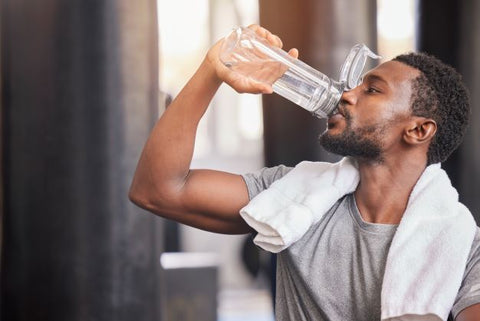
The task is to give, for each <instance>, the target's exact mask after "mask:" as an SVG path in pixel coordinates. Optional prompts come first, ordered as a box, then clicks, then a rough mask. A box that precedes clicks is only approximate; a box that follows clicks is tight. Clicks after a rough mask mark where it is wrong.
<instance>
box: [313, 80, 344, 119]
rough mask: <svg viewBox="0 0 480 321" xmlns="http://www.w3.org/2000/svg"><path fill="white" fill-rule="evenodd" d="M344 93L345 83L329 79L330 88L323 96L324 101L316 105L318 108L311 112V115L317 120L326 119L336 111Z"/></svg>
mask: <svg viewBox="0 0 480 321" xmlns="http://www.w3.org/2000/svg"><path fill="white" fill-rule="evenodd" d="M344 91H345V82H339V81H335V80H332V79H330V86H329V88H328V91H327V93H326V94H325V96H324V97H325V99H324V100H323V101H322V102H320V103H318V104H317V106H318V107H317V108H315V109H314V110H313V111H312V113H313V115H315V116H316V117H318V118H328V117H329V116H330V115H331V114H333V113H334V112H335V110H336V109H337V107H338V103H339V102H340V99H341V98H342V94H343V92H344Z"/></svg>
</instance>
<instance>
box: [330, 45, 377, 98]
mask: <svg viewBox="0 0 480 321" xmlns="http://www.w3.org/2000/svg"><path fill="white" fill-rule="evenodd" d="M367 57H370V58H373V59H380V58H382V57H381V56H378V55H376V54H374V53H373V52H372V51H371V50H370V49H369V48H368V47H367V46H365V45H364V44H357V45H355V46H353V48H352V49H351V50H350V53H349V54H348V56H347V58H346V59H345V62H344V63H343V65H342V69H341V71H340V82H341V83H344V84H345V90H350V89H353V88H355V87H357V86H358V85H359V84H360V77H361V76H362V71H363V68H364V67H365V63H366V61H367Z"/></svg>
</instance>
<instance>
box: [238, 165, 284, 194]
mask: <svg viewBox="0 0 480 321" xmlns="http://www.w3.org/2000/svg"><path fill="white" fill-rule="evenodd" d="M292 169H293V167H288V166H285V165H279V166H275V167H264V168H262V169H260V170H258V171H256V172H252V173H246V174H242V177H243V180H244V181H245V184H246V185H247V189H248V196H249V197H250V199H252V198H254V197H255V196H256V195H257V194H259V193H260V192H262V191H263V190H265V189H267V188H269V187H270V185H272V183H273V182H275V181H276V180H278V179H280V178H282V177H283V176H285V175H286V174H287V173H288V172H290V171H291V170H292Z"/></svg>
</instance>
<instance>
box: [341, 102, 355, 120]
mask: <svg viewBox="0 0 480 321" xmlns="http://www.w3.org/2000/svg"><path fill="white" fill-rule="evenodd" d="M337 111H338V113H339V114H341V115H342V116H343V117H344V118H345V119H347V120H350V119H352V114H350V112H349V111H348V109H347V108H346V106H345V103H343V102H340V103H338V106H337Z"/></svg>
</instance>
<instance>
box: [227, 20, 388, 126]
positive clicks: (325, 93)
mask: <svg viewBox="0 0 480 321" xmlns="http://www.w3.org/2000/svg"><path fill="white" fill-rule="evenodd" d="M367 57H371V58H374V59H378V58H380V56H377V55H376V54H374V53H373V52H372V51H371V50H370V49H369V48H368V47H367V46H365V45H363V44H358V45H355V46H354V47H353V48H352V49H351V50H350V53H349V54H348V56H347V58H346V59H345V62H344V63H343V66H342V69H341V72H340V80H339V81H335V80H332V79H330V78H329V77H327V76H325V75H324V74H322V73H321V72H319V71H317V70H315V69H313V68H312V67H310V66H308V65H307V64H305V63H304V62H302V61H300V60H298V59H295V58H293V57H291V56H290V55H289V54H288V53H287V52H285V51H283V50H281V49H279V48H277V47H274V46H271V45H270V44H269V43H268V42H267V40H266V39H264V38H262V37H260V36H258V35H257V34H256V33H255V31H253V30H251V29H249V28H244V27H240V28H238V29H236V30H234V31H233V32H232V33H231V34H229V35H228V36H227V37H225V40H224V42H223V44H222V48H221V49H220V60H221V61H222V62H223V63H224V64H225V65H226V66H227V67H229V68H230V69H232V70H233V71H235V72H238V73H240V74H242V75H243V76H246V77H250V78H252V79H254V80H256V81H260V82H266V83H269V84H273V85H272V88H273V91H274V92H275V93H277V94H279V95H281V96H283V97H285V98H287V99H288V100H290V101H292V102H294V103H295V104H297V105H299V106H300V107H302V108H304V109H306V110H308V111H310V112H311V113H312V114H313V115H315V116H317V117H319V118H327V117H328V116H329V115H330V114H331V113H332V112H333V111H334V110H335V108H336V107H337V105H338V102H339V101H340V97H341V96H342V93H343V92H344V91H345V90H350V89H352V88H354V87H356V86H357V85H358V84H359V81H360V77H361V73H362V71H363V68H364V66H365V62H366V60H367Z"/></svg>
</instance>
